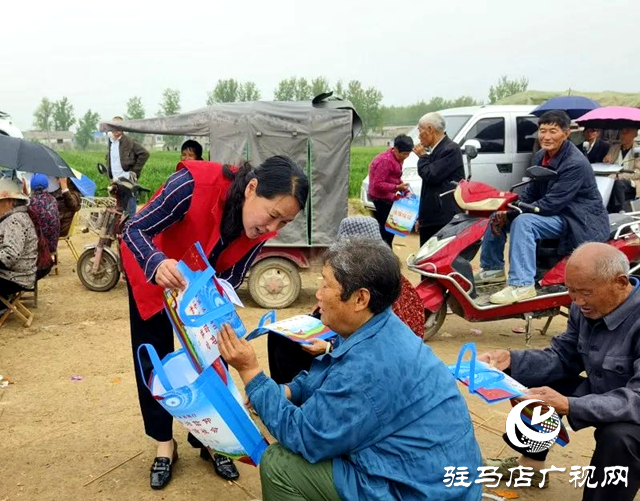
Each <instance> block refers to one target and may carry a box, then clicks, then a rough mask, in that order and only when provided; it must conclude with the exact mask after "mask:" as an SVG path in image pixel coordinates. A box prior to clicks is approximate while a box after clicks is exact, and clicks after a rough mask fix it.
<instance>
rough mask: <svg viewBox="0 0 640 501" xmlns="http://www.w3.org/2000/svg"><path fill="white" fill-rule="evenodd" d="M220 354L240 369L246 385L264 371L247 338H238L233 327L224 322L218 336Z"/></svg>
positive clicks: (232, 365) (236, 368)
mask: <svg viewBox="0 0 640 501" xmlns="http://www.w3.org/2000/svg"><path fill="white" fill-rule="evenodd" d="M218 347H219V348H220V355H222V358H224V359H225V360H226V361H227V363H228V364H229V365H230V366H231V367H233V368H234V369H235V370H237V371H238V374H240V377H241V378H242V381H243V382H244V384H245V385H247V384H249V381H251V380H252V379H253V378H254V377H256V376H257V375H258V374H260V373H261V372H262V369H261V368H260V364H258V357H256V352H255V351H254V350H253V346H251V345H250V344H249V343H248V342H247V341H246V340H244V339H238V337H237V336H236V333H235V332H233V329H232V328H231V327H230V326H229V325H227V324H224V325H223V326H222V329H221V330H220V335H219V336H218Z"/></svg>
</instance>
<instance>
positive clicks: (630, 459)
mask: <svg viewBox="0 0 640 501" xmlns="http://www.w3.org/2000/svg"><path fill="white" fill-rule="evenodd" d="M628 274H629V262H628V261H627V258H626V256H625V255H624V254H623V253H622V252H620V251H619V250H617V249H616V248H614V247H612V246H609V245H606V244H600V243H588V244H584V245H582V246H581V247H579V248H578V249H577V250H576V251H575V252H574V253H573V255H572V256H571V258H570V259H569V262H568V263H567V269H566V284H567V287H568V288H569V295H570V296H571V299H572V300H573V304H572V305H571V312H570V315H569V322H568V324H567V330H566V331H565V333H564V334H562V335H560V336H556V337H554V338H553V339H552V340H551V346H550V347H548V348H545V349H544V350H512V351H507V350H495V351H491V352H489V353H485V354H484V355H481V356H480V357H478V358H479V360H482V361H485V362H489V363H492V364H493V365H495V366H496V367H497V368H499V369H501V370H506V369H510V370H511V375H512V376H513V377H514V378H515V379H516V380H518V381H520V382H521V383H522V384H524V385H526V386H529V387H531V388H532V389H531V390H529V394H528V395H527V398H536V399H539V400H543V401H544V402H546V403H547V404H549V405H551V406H553V407H554V408H555V410H556V411H557V412H558V414H562V415H565V416H567V419H568V421H569V424H570V425H571V428H572V429H573V430H581V429H583V428H587V427H594V428H595V439H596V448H595V451H594V453H593V457H592V459H591V466H594V467H595V475H594V478H593V479H592V480H593V481H594V482H592V483H595V482H597V483H598V486H597V487H596V488H585V490H584V494H583V499H584V500H588V501H600V500H605V501H613V500H615V501H625V500H628V501H632V500H633V499H634V497H635V495H636V493H637V491H638V488H639V487H640V291H639V290H638V289H640V281H639V280H638V279H637V278H633V277H631V278H630V277H629V276H628ZM583 372H586V374H587V376H586V378H585V377H583V376H582V375H581V374H582V373H583ZM519 439H520V440H521V437H519ZM505 440H506V441H507V443H509V445H511V444H510V442H509V440H508V438H507V437H506V435H505ZM512 447H513V446H512ZM514 449H515V450H517V451H518V452H521V453H522V454H523V455H522V456H521V457H520V458H515V457H514V458H509V459H506V460H487V464H488V465H489V466H497V467H498V468H499V471H498V472H499V473H503V474H504V473H507V475H508V472H507V470H508V468H512V467H517V466H518V464H520V465H522V466H526V467H532V468H534V470H540V469H542V468H544V467H545V459H546V456H547V452H548V450H547V451H543V452H537V453H527V452H526V451H522V450H521V449H518V448H516V447H514ZM610 466H623V467H625V466H626V467H628V468H629V471H628V485H627V486H624V484H622V483H619V484H618V485H607V486H604V487H603V486H602V484H603V480H604V478H605V471H604V469H605V468H606V467H610ZM534 481H535V480H534Z"/></svg>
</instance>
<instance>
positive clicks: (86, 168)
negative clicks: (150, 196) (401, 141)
mask: <svg viewBox="0 0 640 501" xmlns="http://www.w3.org/2000/svg"><path fill="white" fill-rule="evenodd" d="M381 151H384V147H354V148H351V168H350V178H349V198H358V197H359V196H360V185H361V184H362V180H363V179H364V178H365V176H366V175H367V172H368V170H369V164H370V163H371V160H373V158H374V157H375V156H376V155H377V154H378V153H380V152H381ZM60 156H62V158H64V159H65V160H66V162H67V163H68V164H69V165H70V166H71V167H73V168H74V169H77V170H79V171H80V172H82V173H83V174H85V175H87V176H89V177H90V178H91V179H93V180H94V181H95V182H96V184H97V185H98V191H97V193H96V195H97V196H106V195H107V185H108V180H107V178H106V177H104V176H101V175H100V174H99V173H98V170H97V169H96V164H97V163H98V162H102V163H104V162H105V153H104V152H100V151H75V150H70V151H61V152H60ZM179 160H180V153H179V152H177V151H152V152H151V156H150V157H149V161H148V162H147V163H146V165H145V167H144V170H143V171H142V176H141V178H140V184H141V185H142V186H144V187H145V188H149V189H150V190H151V192H152V193H153V192H155V191H156V190H157V189H158V188H159V187H160V186H162V184H163V183H164V182H165V181H166V180H167V178H168V177H169V176H170V175H171V173H172V172H173V171H174V169H175V168H176V164H177V163H178V161H179Z"/></svg>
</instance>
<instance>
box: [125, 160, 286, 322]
mask: <svg viewBox="0 0 640 501" xmlns="http://www.w3.org/2000/svg"><path fill="white" fill-rule="evenodd" d="M180 169H188V170H189V172H190V173H191V175H192V176H193V180H194V183H193V197H192V198H191V204H190V206H189V210H188V211H187V213H186V215H185V217H184V218H183V219H182V221H179V222H177V223H175V224H173V225H172V226H170V227H169V228H167V229H166V230H164V231H162V232H161V233H160V234H158V235H156V236H155V237H154V238H153V240H152V241H153V244H154V245H155V246H156V247H157V248H158V250H159V251H161V252H163V253H164V254H165V255H166V256H167V257H168V258H170V259H175V260H176V261H179V260H180V259H181V258H182V256H184V254H185V253H186V252H187V251H188V250H189V248H190V247H191V246H192V245H193V244H195V243H196V242H200V245H202V249H203V250H204V252H205V255H207V256H209V255H210V254H211V251H212V250H213V248H214V247H215V245H216V244H217V243H218V240H219V239H220V223H221V221H222V213H223V211H224V203H225V200H226V198H227V191H228V190H229V187H230V186H231V182H232V181H230V180H229V179H226V178H225V177H224V175H223V173H222V165H221V164H219V163H215V162H204V161H195V160H189V161H186V162H180V163H179V164H178V166H177V167H176V171H178V170H180ZM161 191H162V188H160V189H159V190H158V191H157V192H156V193H155V195H154V196H153V198H155V197H157V196H158V194H159V193H160V192H161ZM153 198H152V200H153ZM276 235H277V233H275V232H274V233H267V234H265V235H262V236H261V237H259V238H255V239H250V238H247V236H246V235H245V233H244V231H243V232H242V234H241V235H240V236H239V237H238V238H236V239H235V240H234V241H233V242H231V243H230V244H229V245H228V246H227V248H226V249H225V250H224V251H222V253H221V254H220V257H219V258H218V261H217V263H216V266H217V269H216V272H217V273H218V274H220V273H221V272H223V271H225V270H228V269H229V268H231V267H232V266H233V265H234V264H236V263H237V262H238V261H240V259H242V257H243V256H245V255H246V254H247V252H249V251H250V250H251V249H252V248H253V247H254V246H255V245H257V244H258V243H260V242H263V241H265V240H268V239H269V238H272V237H274V236H276ZM120 255H121V259H122V265H123V268H124V270H125V273H126V275H127V280H128V281H129V285H130V286H131V289H132V290H133V297H134V299H135V301H136V305H137V306H138V311H139V312H140V316H141V317H142V319H143V320H148V319H149V318H150V317H152V316H153V315H155V314H156V313H158V312H160V311H161V310H162V308H163V306H164V303H163V289H162V287H160V286H159V285H155V284H153V283H151V282H148V281H147V278H146V277H145V275H144V272H143V271H142V268H141V267H140V265H139V264H138V261H137V260H136V258H135V256H134V255H133V253H132V252H131V250H130V249H129V247H128V246H127V245H126V243H125V242H124V241H122V242H121V243H120Z"/></svg>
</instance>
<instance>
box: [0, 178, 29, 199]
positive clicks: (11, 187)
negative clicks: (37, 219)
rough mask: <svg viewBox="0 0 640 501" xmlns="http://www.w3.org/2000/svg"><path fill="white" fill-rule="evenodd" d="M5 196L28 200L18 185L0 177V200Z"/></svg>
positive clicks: (5, 197)
mask: <svg viewBox="0 0 640 501" xmlns="http://www.w3.org/2000/svg"><path fill="white" fill-rule="evenodd" d="M7 198H12V199H14V200H22V201H23V202H28V201H29V197H28V196H27V195H25V194H24V193H22V190H21V189H20V186H18V185H17V184H16V183H14V182H13V181H10V180H9V179H0V200H5V199H7Z"/></svg>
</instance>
